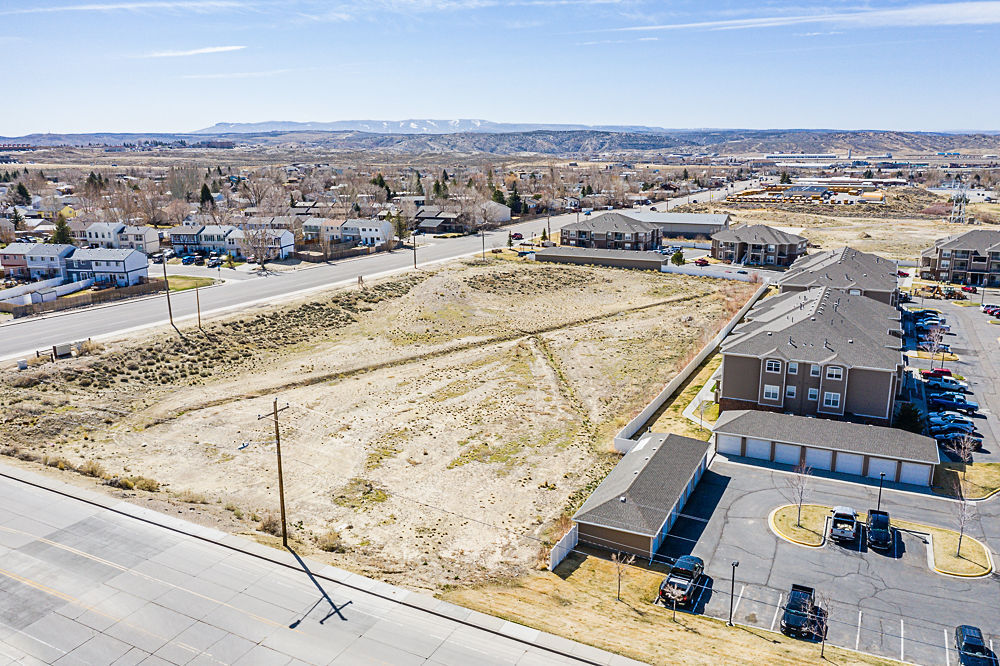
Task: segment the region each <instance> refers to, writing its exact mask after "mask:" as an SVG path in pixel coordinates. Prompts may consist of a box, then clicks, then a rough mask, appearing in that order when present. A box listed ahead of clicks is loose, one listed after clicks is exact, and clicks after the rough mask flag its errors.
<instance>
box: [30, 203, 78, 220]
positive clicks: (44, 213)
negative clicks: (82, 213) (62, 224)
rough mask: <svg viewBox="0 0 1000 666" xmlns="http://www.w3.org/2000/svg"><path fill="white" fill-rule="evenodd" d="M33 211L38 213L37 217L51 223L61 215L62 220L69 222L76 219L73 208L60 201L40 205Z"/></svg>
mask: <svg viewBox="0 0 1000 666" xmlns="http://www.w3.org/2000/svg"><path fill="white" fill-rule="evenodd" d="M35 210H37V211H38V215H39V217H41V218H42V219H43V220H50V221H53V222H54V221H55V219H56V218H57V217H59V216H60V215H62V218H63V219H64V220H71V219H73V218H74V217H76V211H75V210H74V209H73V207H72V206H68V205H66V204H65V203H63V202H62V201H54V202H47V203H40V204H38V205H37V206H35Z"/></svg>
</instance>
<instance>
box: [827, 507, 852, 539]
mask: <svg viewBox="0 0 1000 666" xmlns="http://www.w3.org/2000/svg"><path fill="white" fill-rule="evenodd" d="M857 536H858V512H857V511H855V510H854V509H852V508H850V507H848V506H835V507H833V518H831V519H830V538H831V539H833V540H834V541H847V542H850V541H854V539H855V538H856V537H857Z"/></svg>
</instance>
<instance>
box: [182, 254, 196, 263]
mask: <svg viewBox="0 0 1000 666" xmlns="http://www.w3.org/2000/svg"><path fill="white" fill-rule="evenodd" d="M181 263H182V264H184V265H185V266H190V265H191V264H193V263H194V255H192V254H189V255H187V256H185V257H182V258H181Z"/></svg>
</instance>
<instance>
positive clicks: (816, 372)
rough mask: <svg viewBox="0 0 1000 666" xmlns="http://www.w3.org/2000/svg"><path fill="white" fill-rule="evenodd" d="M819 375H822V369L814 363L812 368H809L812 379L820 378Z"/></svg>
mask: <svg viewBox="0 0 1000 666" xmlns="http://www.w3.org/2000/svg"><path fill="white" fill-rule="evenodd" d="M819 375H820V367H819V366H818V365H816V364H815V363H813V364H812V365H811V366H809V376H810V377H819Z"/></svg>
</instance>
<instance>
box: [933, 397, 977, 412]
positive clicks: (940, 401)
mask: <svg viewBox="0 0 1000 666" xmlns="http://www.w3.org/2000/svg"><path fill="white" fill-rule="evenodd" d="M930 403H931V404H932V405H940V406H942V407H946V408H948V409H951V410H954V411H956V412H965V413H969V412H978V411H979V403H977V402H973V401H972V400H969V399H968V398H966V397H965V394H964V393H938V394H936V395H932V396H931V397H930Z"/></svg>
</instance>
